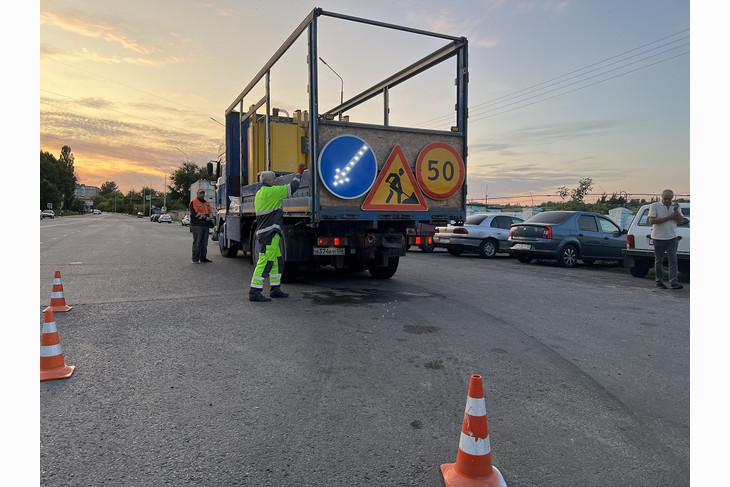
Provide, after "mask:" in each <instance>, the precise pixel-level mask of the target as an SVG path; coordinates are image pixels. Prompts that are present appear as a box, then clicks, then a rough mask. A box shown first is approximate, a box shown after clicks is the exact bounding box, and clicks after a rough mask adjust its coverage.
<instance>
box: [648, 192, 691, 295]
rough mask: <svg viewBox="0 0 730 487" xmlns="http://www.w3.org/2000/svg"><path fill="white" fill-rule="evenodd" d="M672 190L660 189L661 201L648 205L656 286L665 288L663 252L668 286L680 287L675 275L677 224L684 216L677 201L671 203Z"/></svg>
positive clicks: (680, 222) (677, 272)
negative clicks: (667, 266) (667, 267)
mask: <svg viewBox="0 0 730 487" xmlns="http://www.w3.org/2000/svg"><path fill="white" fill-rule="evenodd" d="M673 198H674V191H672V190H671V189H665V190H664V191H662V199H661V201H657V202H656V203H652V204H651V206H650V207H649V223H651V238H652V240H654V272H655V273H656V287H658V288H660V289H667V286H666V284H664V271H663V264H664V254H666V255H667V262H668V263H669V287H670V288H671V289H682V288H683V287H684V286H682V285H681V284H680V283H679V282H678V281H677V277H678V275H679V271H678V268H677V247H678V246H679V238H678V237H677V225H681V224H682V223H684V217H683V216H682V214H681V213H680V212H679V203H674V204H672V199H673Z"/></svg>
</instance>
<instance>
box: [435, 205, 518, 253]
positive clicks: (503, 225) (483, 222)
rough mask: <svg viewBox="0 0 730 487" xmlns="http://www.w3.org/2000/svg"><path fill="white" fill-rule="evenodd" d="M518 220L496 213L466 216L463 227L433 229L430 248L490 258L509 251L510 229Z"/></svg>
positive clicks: (456, 225) (451, 226) (455, 225)
mask: <svg viewBox="0 0 730 487" xmlns="http://www.w3.org/2000/svg"><path fill="white" fill-rule="evenodd" d="M520 222H522V218H517V217H515V216H509V215H501V214H499V213H478V214H475V215H470V216H468V217H466V219H465V220H464V224H463V225H459V224H454V225H447V226H445V227H436V230H435V231H434V232H435V233H434V235H433V245H434V246H435V247H441V248H445V249H446V250H447V251H448V252H449V253H450V254H451V255H461V254H462V253H463V252H476V253H477V254H479V257H482V258H492V257H494V256H495V255H496V254H497V253H499V252H509V243H508V242H507V239H508V237H509V229H510V226H511V225H513V224H515V223H520Z"/></svg>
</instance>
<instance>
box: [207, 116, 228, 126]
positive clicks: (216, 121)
mask: <svg viewBox="0 0 730 487" xmlns="http://www.w3.org/2000/svg"><path fill="white" fill-rule="evenodd" d="M208 118H210V119H211V120H213V121H214V122H215V123H217V124H218V125H221V126H223V127H225V125H223V124H222V123H220V122H219V121H218V120H216V119H215V118H213V117H208Z"/></svg>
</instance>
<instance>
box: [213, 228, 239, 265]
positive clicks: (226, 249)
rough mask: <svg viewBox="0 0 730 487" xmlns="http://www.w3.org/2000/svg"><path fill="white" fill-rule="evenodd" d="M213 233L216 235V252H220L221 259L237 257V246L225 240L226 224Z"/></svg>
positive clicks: (235, 243)
mask: <svg viewBox="0 0 730 487" xmlns="http://www.w3.org/2000/svg"><path fill="white" fill-rule="evenodd" d="M215 233H216V234H217V235H218V250H220V252H221V255H222V256H223V257H228V258H233V257H235V256H236V255H238V250H239V245H238V243H237V242H232V241H230V240H228V238H226V224H225V223H224V224H223V225H221V228H219V229H216V230H215Z"/></svg>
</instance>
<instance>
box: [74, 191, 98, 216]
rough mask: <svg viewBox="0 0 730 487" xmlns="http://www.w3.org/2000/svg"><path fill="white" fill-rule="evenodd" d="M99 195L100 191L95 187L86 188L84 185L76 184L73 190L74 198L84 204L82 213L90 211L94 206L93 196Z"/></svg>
mask: <svg viewBox="0 0 730 487" xmlns="http://www.w3.org/2000/svg"><path fill="white" fill-rule="evenodd" d="M99 193H101V189H100V188H97V187H96V186H87V185H85V184H77V185H76V188H75V189H74V196H75V197H76V199H79V200H81V201H83V202H84V211H87V212H88V211H91V207H92V206H94V196H96V195H97V194H99Z"/></svg>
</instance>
